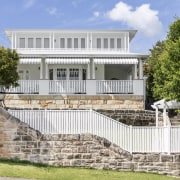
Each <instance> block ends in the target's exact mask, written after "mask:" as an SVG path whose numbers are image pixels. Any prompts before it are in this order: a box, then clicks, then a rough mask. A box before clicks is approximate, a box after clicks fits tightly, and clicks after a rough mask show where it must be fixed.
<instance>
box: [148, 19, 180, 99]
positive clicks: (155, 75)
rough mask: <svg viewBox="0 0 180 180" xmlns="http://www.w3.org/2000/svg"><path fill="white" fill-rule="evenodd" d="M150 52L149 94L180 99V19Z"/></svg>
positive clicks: (153, 96) (150, 95)
mask: <svg viewBox="0 0 180 180" xmlns="http://www.w3.org/2000/svg"><path fill="white" fill-rule="evenodd" d="M150 52H151V55H150V58H149V60H148V61H149V69H148V80H147V90H148V93H147V94H148V95H149V97H152V98H155V99H162V98H165V99H169V100H173V99H176V100H178V101H180V19H178V18H177V19H176V20H175V22H174V23H172V24H171V25H170V28H169V32H168V34H167V39H166V40H165V41H163V42H157V43H156V45H155V46H154V47H153V49H151V50H150Z"/></svg>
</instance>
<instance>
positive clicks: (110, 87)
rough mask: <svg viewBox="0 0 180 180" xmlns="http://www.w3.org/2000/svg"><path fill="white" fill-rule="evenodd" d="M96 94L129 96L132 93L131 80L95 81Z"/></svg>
mask: <svg viewBox="0 0 180 180" xmlns="http://www.w3.org/2000/svg"><path fill="white" fill-rule="evenodd" d="M96 92H97V93H98V94H104V93H112V94H131V93H133V81H132V80H100V81H96Z"/></svg>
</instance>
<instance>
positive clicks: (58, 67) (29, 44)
mask: <svg viewBox="0 0 180 180" xmlns="http://www.w3.org/2000/svg"><path fill="white" fill-rule="evenodd" d="M136 32H137V31H135V30H36V29H34V30H30V29H27V30H23V29H21V30H16V29H13V30H5V33H6V35H7V37H8V39H9V40H10V43H11V48H12V49H16V50H17V52H18V54H19V55H20V60H19V65H18V73H19V77H20V80H19V87H16V88H10V89H9V90H7V92H9V93H18V94H19V93H20V94H39V95H50V94H51V95H52V94H55V95H62V94H66V95H74V94H76V95H78V94H81V95H102V94H103V95H106V94H107V95H109V94H113V95H123V96H124V95H132V96H144V94H145V91H144V87H145V82H144V79H143V67H142V66H143V61H144V60H145V59H146V58H147V55H143V54H139V53H132V52H130V42H131V41H132V39H133V38H134V36H135V34H136Z"/></svg>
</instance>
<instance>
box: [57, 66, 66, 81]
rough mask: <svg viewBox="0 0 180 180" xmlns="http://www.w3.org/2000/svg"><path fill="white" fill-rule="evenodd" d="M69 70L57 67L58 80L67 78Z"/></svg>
mask: <svg viewBox="0 0 180 180" xmlns="http://www.w3.org/2000/svg"><path fill="white" fill-rule="evenodd" d="M66 77H67V71H66V69H64V68H60V69H57V80H66Z"/></svg>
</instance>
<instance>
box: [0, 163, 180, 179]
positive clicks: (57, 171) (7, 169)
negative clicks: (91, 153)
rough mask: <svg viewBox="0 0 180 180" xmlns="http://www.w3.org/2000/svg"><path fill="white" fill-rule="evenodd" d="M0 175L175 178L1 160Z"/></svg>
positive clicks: (46, 177) (68, 177)
mask: <svg viewBox="0 0 180 180" xmlns="http://www.w3.org/2000/svg"><path fill="white" fill-rule="evenodd" d="M0 176H3V177H21V178H29V179H42V180H175V179H176V180H177V178H172V177H167V176H161V175H157V174H150V173H135V172H118V171H110V170H94V169H83V168H63V167H51V166H41V165H39V166H37V165H31V164H26V163H17V162H9V161H1V160H0Z"/></svg>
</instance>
